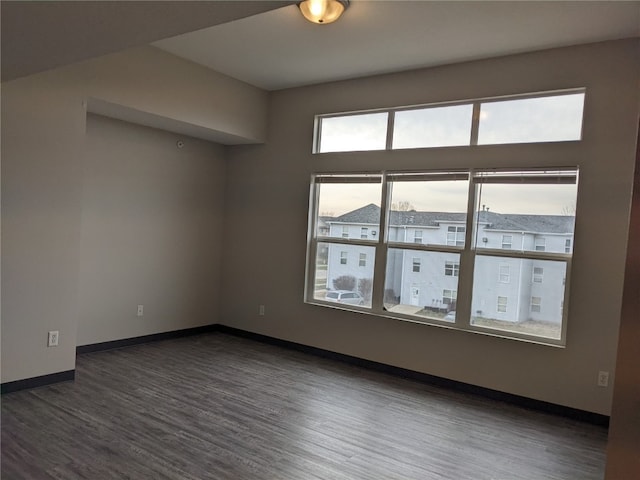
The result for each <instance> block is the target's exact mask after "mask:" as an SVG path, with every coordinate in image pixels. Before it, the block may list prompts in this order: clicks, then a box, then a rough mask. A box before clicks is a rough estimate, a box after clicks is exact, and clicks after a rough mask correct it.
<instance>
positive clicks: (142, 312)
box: [138, 305, 144, 317]
mask: <svg viewBox="0 0 640 480" xmlns="http://www.w3.org/2000/svg"><path fill="white" fill-rule="evenodd" d="M143 315H144V305H138V316H139V317H142V316H143Z"/></svg>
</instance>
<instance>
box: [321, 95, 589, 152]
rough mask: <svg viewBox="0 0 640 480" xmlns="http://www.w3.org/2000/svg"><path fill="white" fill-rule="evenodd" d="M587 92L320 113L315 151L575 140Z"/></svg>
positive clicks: (579, 130)
mask: <svg viewBox="0 0 640 480" xmlns="http://www.w3.org/2000/svg"><path fill="white" fill-rule="evenodd" d="M584 96H585V92H584V89H572V90H567V91H565V92H548V93H536V94H527V95H522V96H521V97H520V98H514V97H509V98H506V99H505V98H504V97H502V98H492V99H478V100H473V101H462V102H452V103H451V104H448V105H443V104H437V105H414V106H411V107H398V108H390V109H385V110H383V111H378V112H373V113H371V112H350V113H346V114H345V113H340V114H328V115H318V116H317V117H316V125H317V129H316V131H315V138H314V153H329V152H352V151H367V150H397V149H406V148H434V147H449V146H468V145H489V144H505V143H538V142H561V141H576V140H580V139H581V138H582V115H583V106H584ZM474 110H475V111H477V112H478V115H474V114H473V112H474ZM390 116H392V119H393V121H392V122H389V117H390ZM550 120H553V121H552V122H551V121H550ZM390 124H392V125H393V128H388V126H389V125H390ZM550 125H553V127H550ZM473 132H475V134H474V133H473Z"/></svg>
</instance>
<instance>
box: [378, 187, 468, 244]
mask: <svg viewBox="0 0 640 480" xmlns="http://www.w3.org/2000/svg"><path fill="white" fill-rule="evenodd" d="M468 186H469V181H468V180H467V179H465V180H428V181H427V180H424V181H423V180H412V181H405V180H402V181H400V180H399V181H392V182H390V187H391V188H390V192H391V213H390V217H389V220H390V222H389V241H391V242H400V243H419V244H424V245H449V246H458V247H463V246H464V238H465V230H466V227H465V225H466V221H467V214H466V210H467V197H468V188H469V187H468Z"/></svg>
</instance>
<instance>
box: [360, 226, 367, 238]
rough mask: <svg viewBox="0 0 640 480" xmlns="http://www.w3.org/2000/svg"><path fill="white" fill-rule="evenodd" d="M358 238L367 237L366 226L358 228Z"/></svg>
mask: <svg viewBox="0 0 640 480" xmlns="http://www.w3.org/2000/svg"><path fill="white" fill-rule="evenodd" d="M360 238H369V229H368V228H367V227H362V228H360Z"/></svg>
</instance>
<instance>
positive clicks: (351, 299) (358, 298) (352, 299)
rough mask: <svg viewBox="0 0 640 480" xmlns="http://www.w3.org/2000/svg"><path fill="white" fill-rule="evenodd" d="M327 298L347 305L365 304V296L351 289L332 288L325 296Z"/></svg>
mask: <svg viewBox="0 0 640 480" xmlns="http://www.w3.org/2000/svg"><path fill="white" fill-rule="evenodd" d="M325 299H326V300H329V301H330V302H336V303H344V304H347V305H364V298H362V295H360V294H359V293H358V292H351V291H349V290H331V291H329V292H327V294H326V296H325Z"/></svg>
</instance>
